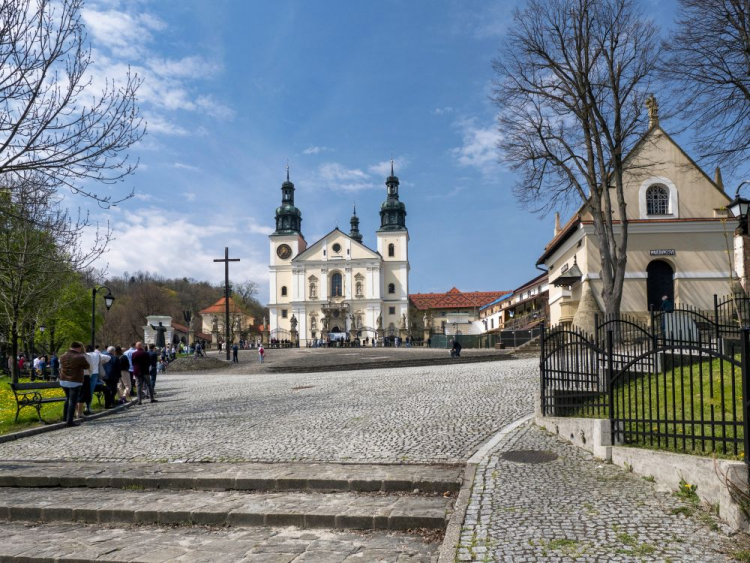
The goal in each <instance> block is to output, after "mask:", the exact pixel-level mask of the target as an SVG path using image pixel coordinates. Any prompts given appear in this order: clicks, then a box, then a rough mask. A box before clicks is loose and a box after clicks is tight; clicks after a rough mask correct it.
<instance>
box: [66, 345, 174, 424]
mask: <svg viewBox="0 0 750 563" xmlns="http://www.w3.org/2000/svg"><path fill="white" fill-rule="evenodd" d="M160 361H161V362H164V358H161V360H160V354H159V352H158V351H157V349H156V346H155V345H154V344H150V345H149V346H148V347H145V346H144V344H143V343H142V342H136V343H133V344H131V345H130V348H129V349H128V350H125V351H123V349H122V348H121V347H120V346H110V347H108V348H107V353H106V354H103V353H102V352H100V351H99V346H96V347H94V346H91V345H88V346H87V347H86V348H85V350H84V346H83V344H81V343H80V342H73V343H72V344H71V345H70V349H69V350H68V351H67V352H65V354H63V355H62V356H60V387H62V388H63V390H64V391H65V404H64V407H63V420H65V423H66V424H67V425H68V426H75V425H76V424H78V423H76V422H75V418H76V417H77V418H83V417H84V416H86V415H89V414H91V400H92V398H93V396H94V391H95V390H96V387H97V385H98V384H99V382H100V381H101V383H102V392H103V394H104V408H105V409H111V408H113V407H114V406H115V405H116V404H122V403H125V402H127V401H128V400H129V399H130V396H131V393H132V392H133V389H134V387H135V388H136V396H137V403H138V404H139V405H140V404H141V403H142V402H143V398H144V390H145V391H146V396H147V397H148V398H149V399H150V400H151V402H152V403H155V402H157V400H156V393H155V391H154V387H155V385H156V376H157V374H158V372H159V366H160ZM144 388H145V389H144Z"/></svg>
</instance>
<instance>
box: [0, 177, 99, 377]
mask: <svg viewBox="0 0 750 563" xmlns="http://www.w3.org/2000/svg"><path fill="white" fill-rule="evenodd" d="M85 226H86V223H85V221H81V220H78V221H74V220H72V219H71V217H70V216H69V215H68V213H67V211H64V210H63V209H61V208H60V206H59V203H58V202H57V201H56V200H55V198H54V197H53V195H52V194H51V192H50V191H49V190H48V189H47V188H46V184H44V182H42V181H38V182H35V181H33V179H28V178H27V179H26V180H25V181H24V182H17V183H15V184H13V185H12V187H9V188H3V189H2V190H0V323H2V324H4V325H6V326H8V327H9V329H10V330H9V332H10V340H11V349H12V353H13V357H14V358H15V357H16V356H17V355H18V337H19V333H20V331H21V327H22V326H23V325H24V324H26V325H28V326H30V327H31V328H32V330H33V326H34V325H35V324H36V322H37V320H38V319H39V318H40V317H41V316H42V315H43V313H44V311H45V310H50V309H54V308H59V307H60V306H61V303H60V292H61V290H62V289H63V288H64V287H65V285H66V282H67V281H69V279H70V277H71V276H73V275H74V272H76V271H80V270H82V269H85V268H86V267H88V266H89V265H90V264H91V262H93V261H94V260H95V259H96V258H98V257H99V256H100V255H101V254H102V252H104V250H105V249H106V247H107V244H108V243H109V240H110V232H109V230H107V231H104V232H102V231H98V230H97V232H96V233H95V235H94V240H93V242H92V243H91V246H90V247H84V246H83V245H82V243H81V237H82V235H83V228H84V227H85ZM17 370H18V366H17V365H15V367H14V373H13V378H14V381H17V377H18V371H17Z"/></svg>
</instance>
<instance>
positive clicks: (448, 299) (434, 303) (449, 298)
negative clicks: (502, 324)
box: [409, 287, 510, 311]
mask: <svg viewBox="0 0 750 563" xmlns="http://www.w3.org/2000/svg"><path fill="white" fill-rule="evenodd" d="M508 293H510V291H467V292H465V293H462V292H461V291H459V290H458V289H456V288H455V287H454V288H451V290H450V291H449V292H448V293H413V294H412V295H409V301H411V302H412V304H413V305H414V307H416V308H417V309H418V310H420V311H424V310H427V309H459V308H463V307H481V306H482V305H485V304H487V303H489V302H490V301H494V300H495V299H497V298H498V297H502V296H503V295H507V294H508Z"/></svg>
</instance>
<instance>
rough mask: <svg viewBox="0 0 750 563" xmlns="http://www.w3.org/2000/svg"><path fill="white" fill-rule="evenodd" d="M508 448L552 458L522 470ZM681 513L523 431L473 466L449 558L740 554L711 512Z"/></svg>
mask: <svg viewBox="0 0 750 563" xmlns="http://www.w3.org/2000/svg"><path fill="white" fill-rule="evenodd" d="M512 450H544V451H550V452H554V453H556V454H557V455H558V456H559V458H558V459H557V460H555V461H552V462H549V463H542V464H529V463H514V462H511V461H506V460H504V459H503V458H502V457H501V456H502V454H503V453H504V452H509V451H512ZM690 512H694V511H693V509H692V507H691V506H689V505H686V504H685V503H684V502H683V501H681V500H680V499H678V498H675V497H674V496H673V495H670V494H668V493H660V492H657V491H656V490H655V488H654V485H653V484H651V483H649V482H647V481H645V480H643V479H642V478H640V477H638V476H636V475H633V474H631V473H627V472H626V471H624V470H622V469H620V468H618V467H615V466H613V465H609V464H603V463H600V462H597V461H595V460H593V458H592V457H591V456H590V455H589V454H587V453H585V452H583V451H582V450H579V449H578V448H576V447H574V446H571V445H569V444H567V443H564V442H562V441H560V440H559V439H558V438H557V437H555V436H552V435H550V434H548V433H547V432H545V431H544V430H542V429H540V428H538V427H535V426H530V425H524V426H522V427H521V428H519V429H518V430H516V431H515V432H513V433H512V434H510V435H509V437H508V438H507V439H506V440H505V441H503V442H501V443H500V444H499V445H498V446H497V447H496V448H495V449H494V451H492V452H491V453H490V455H488V456H487V457H486V458H485V460H484V461H483V462H482V463H481V464H480V466H479V467H478V469H477V474H476V479H475V482H474V488H473V491H472V496H471V500H470V505H469V509H468V512H467V515H466V520H465V522H464V528H463V530H462V535H461V547H460V549H459V557H458V560H459V561H473V562H494V561H513V562H515V563H522V562H532V561H533V562H543V561H555V562H562V561H576V562H589V561H597V562H609V561H622V562H626V561H627V562H630V561H633V562H636V561H639V562H640V561H664V562H667V561H673V562H677V561H681V562H682V561H685V562H687V561H691V562H693V561H694V562H696V563H697V562H700V563H714V562H716V563H718V562H726V561H730V560H731V559H730V557H728V556H727V555H728V554H732V553H734V552H736V551H738V550H739V549H740V547H739V545H738V544H737V542H736V540H735V539H729V538H728V537H727V536H726V535H725V534H724V533H722V532H721V529H722V528H724V527H723V525H718V526H717V522H718V521H715V520H714V519H713V518H712V517H711V516H709V515H707V514H702V513H700V512H697V513H694V514H693V515H691V516H687V515H686V514H688V513H690ZM701 515H702V516H701ZM724 529H725V528H724Z"/></svg>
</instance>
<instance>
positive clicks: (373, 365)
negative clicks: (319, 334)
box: [267, 348, 513, 373]
mask: <svg viewBox="0 0 750 563" xmlns="http://www.w3.org/2000/svg"><path fill="white" fill-rule="evenodd" d="M463 354H464V355H463V356H461V357H460V358H451V357H450V350H449V349H447V348H446V349H445V357H444V358H423V359H419V358H412V359H400V358H399V359H397V360H385V361H382V362H367V361H363V362H359V363H352V364H334V365H308V366H299V365H288V366H285V365H281V366H269V367H268V368H267V371H269V372H271V373H318V372H332V371H352V370H355V371H360V370H369V369H394V368H409V367H426V366H443V365H449V364H456V363H463V364H474V363H480V362H499V361H503V360H510V359H513V356H512V352H511V351H507V350H504V351H503V353H498V354H481V355H476V356H472V355H471V350H468V351H467V350H466V349H464V351H463Z"/></svg>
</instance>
